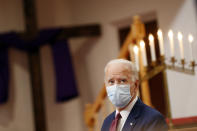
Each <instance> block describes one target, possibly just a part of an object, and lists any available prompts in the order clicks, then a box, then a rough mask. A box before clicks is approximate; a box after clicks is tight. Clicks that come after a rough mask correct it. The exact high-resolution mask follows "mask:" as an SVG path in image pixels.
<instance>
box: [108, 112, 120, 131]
mask: <svg viewBox="0 0 197 131" xmlns="http://www.w3.org/2000/svg"><path fill="white" fill-rule="evenodd" d="M120 118H121V115H120V113H118V114H117V115H116V118H115V119H114V120H113V121H112V123H111V126H110V129H109V131H116V128H117V125H118V120H119V119H120Z"/></svg>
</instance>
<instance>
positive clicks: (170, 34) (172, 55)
mask: <svg viewBox="0 0 197 131" xmlns="http://www.w3.org/2000/svg"><path fill="white" fill-rule="evenodd" d="M168 37H169V40H170V49H171V57H174V40H173V32H172V30H169V32H168Z"/></svg>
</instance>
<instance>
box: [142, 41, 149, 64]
mask: <svg viewBox="0 0 197 131" xmlns="http://www.w3.org/2000/svg"><path fill="white" fill-rule="evenodd" d="M140 49H141V55H142V60H143V65H144V66H145V67H146V66H147V65H148V64H147V60H146V48H145V43H144V41H143V40H141V41H140Z"/></svg>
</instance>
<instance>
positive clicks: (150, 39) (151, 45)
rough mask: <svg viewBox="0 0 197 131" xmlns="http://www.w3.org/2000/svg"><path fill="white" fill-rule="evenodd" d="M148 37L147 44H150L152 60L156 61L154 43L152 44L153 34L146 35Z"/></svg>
mask: <svg viewBox="0 0 197 131" xmlns="http://www.w3.org/2000/svg"><path fill="white" fill-rule="evenodd" d="M148 39H149V44H150V50H151V58H152V61H156V57H155V44H154V37H153V35H152V34H150V35H149V37H148Z"/></svg>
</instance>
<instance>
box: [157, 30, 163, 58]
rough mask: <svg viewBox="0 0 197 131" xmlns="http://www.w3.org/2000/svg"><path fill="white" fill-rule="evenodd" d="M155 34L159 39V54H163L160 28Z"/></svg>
mask: <svg viewBox="0 0 197 131" xmlns="http://www.w3.org/2000/svg"><path fill="white" fill-rule="evenodd" d="M157 36H158V39H159V49H160V55H161V56H164V45H163V33H162V31H161V29H159V30H158V31H157Z"/></svg>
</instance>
